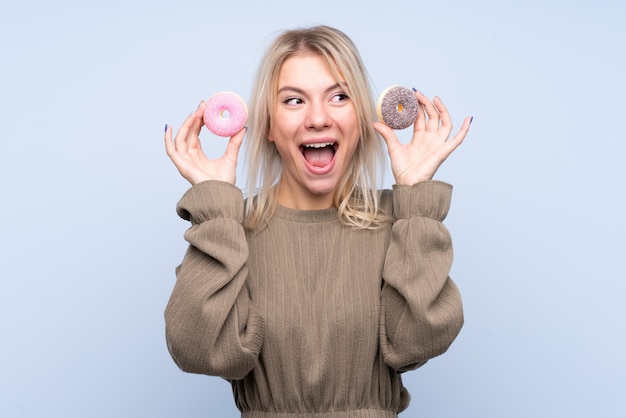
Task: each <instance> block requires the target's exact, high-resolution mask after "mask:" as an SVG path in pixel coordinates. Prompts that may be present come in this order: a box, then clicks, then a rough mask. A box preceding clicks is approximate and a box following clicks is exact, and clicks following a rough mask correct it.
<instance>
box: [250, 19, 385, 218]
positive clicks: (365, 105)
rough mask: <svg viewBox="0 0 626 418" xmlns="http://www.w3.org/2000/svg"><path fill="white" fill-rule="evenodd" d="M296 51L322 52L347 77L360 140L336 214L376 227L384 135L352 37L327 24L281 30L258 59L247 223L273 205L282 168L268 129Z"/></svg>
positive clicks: (341, 188) (270, 212)
mask: <svg viewBox="0 0 626 418" xmlns="http://www.w3.org/2000/svg"><path fill="white" fill-rule="evenodd" d="M300 52H306V53H313V54H317V55H319V56H321V57H323V58H324V59H325V60H326V62H327V63H328V65H329V67H330V69H331V71H332V72H333V73H334V75H335V78H336V79H337V81H340V80H341V79H343V80H345V83H346V85H347V90H348V95H349V96H350V99H351V101H352V102H353V104H354V107H355V110H356V113H357V115H358V126H359V130H360V138H359V143H358V145H357V148H356V150H355V153H354V156H353V158H352V161H351V162H350V165H349V167H348V170H346V174H345V175H344V176H343V178H341V179H340V181H339V184H338V186H337V189H336V192H335V195H334V197H333V204H334V206H335V207H336V208H337V210H338V213H339V218H340V219H341V220H342V222H344V223H345V224H347V225H351V226H354V227H356V228H365V229H373V228H377V227H379V226H381V225H382V223H383V222H385V221H386V220H387V217H386V216H384V215H382V214H381V213H380V211H379V199H378V191H377V184H376V182H377V181H378V173H379V171H380V172H382V170H383V168H384V164H385V158H384V149H383V146H382V140H381V138H380V136H379V135H378V133H377V132H376V130H375V129H374V127H373V125H372V121H373V120H375V118H376V110H375V107H374V101H373V99H372V92H371V88H370V83H369V80H368V76H367V71H366V69H365V66H364V65H363V62H362V60H361V57H360V55H359V52H358V51H357V49H356V47H355V45H354V43H353V42H352V41H351V40H350V38H348V36H346V35H345V34H344V33H343V32H341V31H340V30H337V29H334V28H331V27H328V26H314V27H311V28H307V29H294V30H289V31H286V32H283V33H282V34H281V35H279V36H278V37H277V38H276V39H275V40H274V42H273V43H272V44H271V45H270V46H269V47H268V49H267V50H266V52H265V55H264V57H263V59H262V61H261V64H260V65H259V69H258V71H257V75H256V80H255V82H254V85H253V88H252V94H251V95H250V97H251V99H250V118H249V121H248V122H249V123H248V134H247V135H248V138H247V149H246V151H247V152H246V159H247V163H248V164H247V165H248V184H247V186H248V192H249V194H250V195H249V196H248V199H247V203H246V220H247V221H246V223H247V227H249V228H251V229H260V228H263V227H264V226H265V225H267V223H268V222H269V220H270V219H271V217H272V215H273V214H274V211H275V209H276V205H277V202H278V188H277V187H276V186H277V184H278V182H279V180H280V177H281V175H282V172H283V164H282V160H281V158H280V155H279V153H278V151H277V149H276V147H275V146H274V143H273V142H270V141H269V140H268V138H267V135H268V132H269V130H270V127H271V126H272V116H273V112H274V109H275V105H276V92H277V89H278V87H277V83H278V74H279V72H280V69H281V67H282V65H283V63H284V62H285V60H286V59H287V58H289V57H290V56H292V55H294V54H296V53H300ZM252 195H254V197H253V196H252Z"/></svg>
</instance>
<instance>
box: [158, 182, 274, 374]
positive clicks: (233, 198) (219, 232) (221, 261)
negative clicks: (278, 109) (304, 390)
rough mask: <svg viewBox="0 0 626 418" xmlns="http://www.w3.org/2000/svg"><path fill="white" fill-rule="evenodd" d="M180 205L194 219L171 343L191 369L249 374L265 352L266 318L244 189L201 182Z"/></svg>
mask: <svg viewBox="0 0 626 418" xmlns="http://www.w3.org/2000/svg"><path fill="white" fill-rule="evenodd" d="M177 210H178V213H179V214H180V215H181V216H182V217H183V218H184V219H187V220H190V221H191V224H192V225H191V227H190V228H189V229H188V230H187V232H186V233H185V239H186V240H187V241H188V242H189V248H188V250H187V253H186V255H185V257H184V260H183V262H182V264H181V265H180V266H179V267H178V268H177V270H176V273H177V281H176V284H175V286H174V290H173V292H172V295H171V298H170V300H169V303H168V305H167V308H166V311H165V324H166V338H167V345H168V349H169V351H170V353H171V355H172V358H173V359H174V361H175V362H176V364H178V366H179V367H180V368H181V369H183V370H184V371H187V372H191V373H202V374H209V375H217V376H221V377H224V378H227V379H242V378H243V377H244V376H246V375H247V374H248V373H249V372H250V370H252V368H253V367H254V365H255V363H256V360H257V357H258V355H259V352H260V350H261V344H262V341H263V320H262V318H261V317H260V316H259V315H258V313H257V312H256V310H255V307H254V305H253V304H252V302H251V300H250V295H249V292H248V288H247V286H246V279H247V276H248V269H247V259H248V244H247V241H246V237H245V233H244V228H243V226H242V222H243V212H244V211H243V197H242V195H241V191H240V190H239V189H237V188H236V187H234V186H232V185H230V184H228V183H225V182H219V181H207V182H202V183H199V184H197V185H196V186H194V187H192V188H191V189H190V190H189V191H188V192H187V193H186V194H185V195H184V196H183V198H182V199H181V200H180V202H179V204H178V207H177Z"/></svg>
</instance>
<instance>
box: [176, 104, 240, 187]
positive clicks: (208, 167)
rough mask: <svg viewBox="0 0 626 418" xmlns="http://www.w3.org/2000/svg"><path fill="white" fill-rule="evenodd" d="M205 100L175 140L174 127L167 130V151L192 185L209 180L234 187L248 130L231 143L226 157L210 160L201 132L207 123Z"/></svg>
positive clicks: (182, 127) (227, 146) (187, 120)
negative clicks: (200, 136) (205, 150)
mask: <svg viewBox="0 0 626 418" xmlns="http://www.w3.org/2000/svg"><path fill="white" fill-rule="evenodd" d="M204 107H205V103H204V101H202V102H200V105H199V106H198V108H197V109H196V110H194V111H193V112H192V113H191V114H190V115H189V117H187V119H186V120H185V122H184V123H183V125H182V126H181V127H180V129H179V130H178V132H177V133H176V138H175V139H174V140H173V141H172V127H171V126H168V127H167V128H166V130H165V150H166V151H167V155H168V156H169V157H170V159H171V160H172V162H173V163H174V165H175V166H176V168H177V169H178V171H179V172H180V174H181V175H182V176H183V177H184V178H186V179H187V180H188V181H189V183H191V184H192V185H195V184H198V183H200V182H203V181H206V180H219V181H225V182H228V183H230V184H235V180H236V175H237V157H238V156H239V149H240V148H241V143H242V142H243V137H244V135H245V133H246V129H245V128H244V129H242V130H241V131H239V132H238V133H236V134H235V135H233V136H232V137H230V140H229V141H228V144H227V145H226V152H224V155H223V156H222V157H220V158H218V159H215V160H209V159H208V158H207V156H206V154H205V153H204V151H203V150H202V145H201V144H200V138H199V135H200V130H201V129H202V125H204V121H203V119H202V117H203V115H204Z"/></svg>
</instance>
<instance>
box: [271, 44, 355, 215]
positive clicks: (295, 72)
mask: <svg viewBox="0 0 626 418" xmlns="http://www.w3.org/2000/svg"><path fill="white" fill-rule="evenodd" d="M277 94H278V96H277V98H276V99H277V100H276V107H275V109H274V115H273V116H274V117H273V122H272V126H271V127H270V131H269V135H268V138H269V140H270V141H272V142H274V144H275V145H276V148H277V149H278V152H279V154H280V156H281V158H282V161H283V167H284V169H283V174H282V177H281V180H280V188H279V195H278V202H279V203H280V204H281V205H283V206H286V207H290V208H294V209H324V208H329V207H331V206H332V201H333V194H334V192H335V189H336V188H337V185H338V183H339V180H340V179H341V178H342V176H343V174H344V173H345V172H346V170H347V168H348V166H349V164H350V161H351V159H352V156H353V155H354V151H355V149H356V147H357V144H358V141H359V127H358V118H357V114H356V110H355V107H354V104H353V102H352V101H351V99H350V98H349V97H348V95H347V91H346V86H345V82H343V80H340V82H339V83H338V82H337V80H335V78H334V77H333V74H332V73H331V71H330V67H329V66H328V64H327V63H326V61H325V60H324V58H322V57H321V56H319V55H315V54H310V53H308V54H305V53H302V54H296V55H292V56H291V57H289V58H288V59H287V60H286V61H285V62H284V63H283V65H282V67H281V69H280V72H279V75H278V92H277Z"/></svg>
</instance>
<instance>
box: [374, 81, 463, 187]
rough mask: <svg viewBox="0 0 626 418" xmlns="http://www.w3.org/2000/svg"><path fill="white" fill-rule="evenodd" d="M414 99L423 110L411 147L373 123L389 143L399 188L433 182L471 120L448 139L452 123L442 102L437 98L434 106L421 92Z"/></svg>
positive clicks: (384, 126) (414, 128) (386, 129)
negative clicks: (426, 181) (400, 185)
mask: <svg viewBox="0 0 626 418" xmlns="http://www.w3.org/2000/svg"><path fill="white" fill-rule="evenodd" d="M415 96H416V97H417V100H418V102H419V103H420V107H419V111H418V114H417V118H416V119H415V123H414V125H413V138H412V139H411V142H409V143H408V144H403V143H401V142H400V140H398V137H397V136H396V134H395V132H394V131H393V129H391V128H390V127H388V126H387V125H385V124H384V123H381V122H374V127H375V128H376V130H377V131H378V132H379V133H380V134H381V135H382V137H383V139H384V140H385V142H386V143H387V151H388V152H389V158H390V159H391V170H392V171H393V175H394V177H395V180H396V183H397V184H406V185H413V184H415V183H418V182H420V181H425V180H431V179H432V178H433V176H434V175H435V172H436V171H437V169H438V168H439V167H440V166H441V164H442V163H443V162H444V161H445V160H446V158H448V156H449V155H450V154H452V151H454V150H455V149H456V148H457V147H458V146H459V145H461V142H463V139H465V135H467V132H468V131H469V127H470V123H471V118H469V117H467V118H465V120H464V121H463V125H462V126H461V129H459V131H458V132H457V133H456V135H454V136H453V137H452V138H449V136H450V133H451V132H452V122H451V120H450V114H449V113H448V110H447V109H446V107H445V106H444V105H443V102H442V101H441V99H440V98H439V97H435V99H434V100H433V101H432V102H431V101H430V100H428V98H427V97H426V96H424V95H423V94H421V93H420V92H416V93H415Z"/></svg>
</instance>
